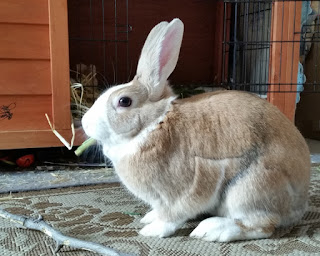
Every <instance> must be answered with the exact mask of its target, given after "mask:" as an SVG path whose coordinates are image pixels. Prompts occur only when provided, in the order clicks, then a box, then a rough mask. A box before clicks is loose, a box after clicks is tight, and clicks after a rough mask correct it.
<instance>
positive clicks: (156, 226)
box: [139, 218, 185, 238]
mask: <svg viewBox="0 0 320 256" xmlns="http://www.w3.org/2000/svg"><path fill="white" fill-rule="evenodd" d="M184 221H185V220H183V221H178V222H166V221H163V220H160V219H159V218H157V219H155V220H154V221H153V222H151V223H150V224H148V225H146V226H145V227H144V228H143V229H141V230H140V232H139V233H140V234H141V235H143V236H157V237H160V238H161V237H167V236H170V235H172V234H174V232H175V231H176V230H177V229H179V228H180V227H181V226H182V225H183V223H184Z"/></svg>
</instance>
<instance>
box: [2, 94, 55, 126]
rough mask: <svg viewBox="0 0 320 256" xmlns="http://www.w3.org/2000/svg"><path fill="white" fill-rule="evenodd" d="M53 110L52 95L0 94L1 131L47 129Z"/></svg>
mask: <svg viewBox="0 0 320 256" xmlns="http://www.w3.org/2000/svg"><path fill="white" fill-rule="evenodd" d="M51 112H52V100H51V96H15V95H14V96H1V95H0V131H24V130H42V129H43V130H46V129H48V127H49V125H48V121H47V119H46V117H45V113H48V115H49V116H51Z"/></svg>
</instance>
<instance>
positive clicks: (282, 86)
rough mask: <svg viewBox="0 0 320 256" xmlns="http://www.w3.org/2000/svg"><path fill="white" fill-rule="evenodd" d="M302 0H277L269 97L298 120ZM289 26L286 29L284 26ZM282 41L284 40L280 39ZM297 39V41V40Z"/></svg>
mask: <svg viewBox="0 0 320 256" xmlns="http://www.w3.org/2000/svg"><path fill="white" fill-rule="evenodd" d="M300 22H301V2H299V1H298V2H293V1H288V2H278V1H276V2H273V3H272V21H271V28H272V30H271V41H276V42H273V43H272V44H271V49H270V64H269V83H270V84H271V85H270V86H269V90H270V92H269V93H268V100H269V101H270V102H271V103H272V104H274V105H275V106H277V107H278V108H279V109H280V110H281V111H282V112H283V113H284V114H285V115H286V116H287V117H288V118H289V119H290V120H292V121H294V115H295V107H296V103H295V101H296V92H290V91H296V85H295V84H296V83H297V74H298V63H299V46H300V44H299V40H300V34H299V32H300ZM284 28H285V29H284ZM279 41H284V42H282V43H279ZM293 41H295V42H293ZM276 91H280V92H276Z"/></svg>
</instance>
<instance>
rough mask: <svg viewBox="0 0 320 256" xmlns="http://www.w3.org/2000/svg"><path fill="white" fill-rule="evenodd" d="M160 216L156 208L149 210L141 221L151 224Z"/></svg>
mask: <svg viewBox="0 0 320 256" xmlns="http://www.w3.org/2000/svg"><path fill="white" fill-rule="evenodd" d="M157 218H158V213H157V211H156V210H152V211H150V212H148V213H147V214H146V215H145V216H144V217H143V218H142V219H141V220H140V223H143V224H150V223H151V222H153V221H155V220H156V219H157Z"/></svg>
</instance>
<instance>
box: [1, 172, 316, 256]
mask: <svg viewBox="0 0 320 256" xmlns="http://www.w3.org/2000/svg"><path fill="white" fill-rule="evenodd" d="M1 196H2V197H3V196H5V195H1ZM14 197H16V198H18V199H14V200H12V199H10V200H9V201H1V207H2V208H4V209H6V210H7V211H9V212H12V213H15V214H22V215H32V216H36V215H37V213H40V214H41V215H42V216H43V217H44V219H45V220H46V221H47V222H49V223H50V224H51V225H53V226H54V227H55V228H57V229H59V230H60V231H61V232H63V233H64V234H67V235H70V236H74V237H77V238H80V239H85V240H88V241H94V242H98V243H102V244H104V245H107V246H110V247H112V248H115V249H117V250H120V251H122V252H124V253H128V254H130V255H148V256H168V255H170V256H172V255H173V256H213V255H223V256H226V255H320V172H319V170H313V174H312V181H311V186H310V208H309V210H308V212H307V213H306V215H305V217H304V218H303V220H302V221H301V223H299V224H298V225H297V226H295V227H292V228H287V229H280V230H278V231H277V232H276V233H275V234H274V236H273V237H272V238H271V239H263V240H256V241H244V242H234V243H214V242H206V241H201V240H197V239H191V238H189V237H188V235H189V234H190V232H191V231H192V229H193V228H194V227H195V226H196V225H197V224H198V221H190V222H188V223H187V224H185V226H184V227H183V228H182V229H181V230H179V231H178V232H177V233H176V235H175V236H173V237H170V238H165V239H158V238H146V237H142V236H140V235H139V234H138V231H139V230H140V228H142V224H140V223H139V219H140V218H141V216H140V215H139V214H142V215H143V214H144V213H145V212H146V211H147V210H148V209H147V208H146V206H145V205H143V204H142V203H141V202H139V201H138V200H137V199H135V198H133V197H132V196H131V195H130V194H128V192H127V191H126V189H125V188H123V187H122V186H121V185H120V184H118V183H114V184H106V185H96V186H84V187H74V188H65V189H52V190H45V191H36V192H21V193H17V194H14ZM54 247H55V244H54V241H53V240H52V239H51V238H49V237H47V236H45V235H44V234H42V233H41V232H37V231H30V230H25V229H18V228H16V227H15V226H14V224H13V223H10V222H9V221H7V220H5V219H2V218H0V255H3V256H7V255H12V256H20V255H23V256H41V255H45V256H47V255H48V256H50V255H54V254H53V250H54ZM57 255H58V256H77V255H79V256H80V255H81V256H89V255H90V256H93V255H97V254H95V253H91V252H85V251H81V250H75V249H72V248H70V247H64V248H63V249H62V250H61V251H60V252H59V253H58V254H57Z"/></svg>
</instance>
